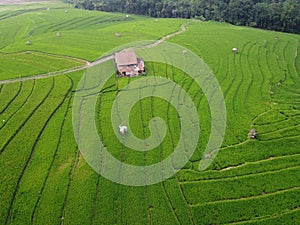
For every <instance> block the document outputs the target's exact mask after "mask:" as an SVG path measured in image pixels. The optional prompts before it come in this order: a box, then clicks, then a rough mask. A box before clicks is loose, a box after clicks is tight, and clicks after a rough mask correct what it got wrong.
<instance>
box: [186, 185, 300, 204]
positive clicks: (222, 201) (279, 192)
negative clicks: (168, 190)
mask: <svg viewBox="0 0 300 225" xmlns="http://www.w3.org/2000/svg"><path fill="white" fill-rule="evenodd" d="M299 189H300V186H295V187H291V188H288V189H284V190H279V191H276V192H272V193H266V194H264V195H256V196H250V197H242V198H240V199H226V200H217V201H211V202H205V203H197V204H190V206H191V207H198V206H203V205H210V204H216V203H225V202H237V201H243V200H250V199H259V198H264V197H267V196H274V195H278V194H283V193H287V192H290V191H294V190H299Z"/></svg>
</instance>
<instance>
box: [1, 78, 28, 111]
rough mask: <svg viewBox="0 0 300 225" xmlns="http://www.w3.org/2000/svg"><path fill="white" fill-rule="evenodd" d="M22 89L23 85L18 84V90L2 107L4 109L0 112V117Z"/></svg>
mask: <svg viewBox="0 0 300 225" xmlns="http://www.w3.org/2000/svg"><path fill="white" fill-rule="evenodd" d="M22 87H23V83H22V82H20V85H19V88H18V90H17V92H16V93H15V95H14V96H12V98H11V99H10V100H9V101H8V102H7V104H6V105H5V106H4V108H3V109H2V110H1V111H0V115H1V114H2V113H3V112H4V111H5V110H6V109H7V108H8V107H9V106H10V104H11V103H12V102H13V101H14V100H15V99H16V98H17V97H18V95H19V94H20V93H21V91H22Z"/></svg>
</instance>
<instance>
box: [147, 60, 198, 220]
mask: <svg viewBox="0 0 300 225" xmlns="http://www.w3.org/2000/svg"><path fill="white" fill-rule="evenodd" d="M186 66H187V65H186ZM173 68H174V65H172V76H173V80H174V73H173ZM184 71H186V70H184ZM166 74H168V73H167V71H166ZM193 82H194V80H191V82H190V85H189V86H188V88H187V90H186V92H188V91H189V89H190V88H191V85H192V83H193ZM182 86H183V84H182ZM174 88H175V86H174ZM174 88H173V90H172V93H171V95H170V99H169V102H168V107H167V124H168V131H169V133H170V137H171V143H172V148H173V151H174V149H175V141H174V135H173V133H172V129H171V124H170V121H171V117H170V106H171V104H170V101H171V98H172V96H173V93H174ZM180 94H181V93H179V95H180ZM178 97H179V96H178ZM152 110H153V107H152ZM181 138H182V139H184V137H183V136H182V137H181ZM183 141H184V140H183ZM161 160H162V159H161ZM173 169H175V168H173ZM174 177H175V179H176V181H177V182H176V183H177V185H178V187H179V190H180V194H181V195H182V199H184V202H185V205H186V209H187V211H188V214H189V217H190V220H191V221H192V223H193V224H195V221H194V218H193V215H192V212H191V209H190V207H189V205H188V202H187V199H186V196H185V195H184V191H183V189H182V187H181V185H180V181H179V179H178V177H177V175H176V174H175V176H174ZM163 186H164V190H165V193H166V194H167V191H166V186H165V182H163ZM167 196H168V195H167ZM168 199H169V201H170V204H171V205H172V201H171V199H170V196H168ZM172 209H173V211H174V214H175V215H176V217H177V220H178V222H179V223H180V224H181V221H180V219H179V216H178V215H177V213H176V211H175V210H174V207H173V206H172Z"/></svg>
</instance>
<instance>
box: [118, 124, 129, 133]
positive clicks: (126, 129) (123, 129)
mask: <svg viewBox="0 0 300 225" xmlns="http://www.w3.org/2000/svg"><path fill="white" fill-rule="evenodd" d="M119 129H120V133H121V134H126V133H127V131H128V128H127V127H126V126H123V125H119Z"/></svg>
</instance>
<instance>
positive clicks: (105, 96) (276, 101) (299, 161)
mask: <svg viewBox="0 0 300 225" xmlns="http://www.w3.org/2000/svg"><path fill="white" fill-rule="evenodd" d="M47 4H48V3H39V4H29V5H26V7H25V6H3V7H1V6H0V46H1V52H0V66H1V67H0V80H1V81H0V224H31V223H35V224H299V223H300V210H299V209H300V208H299V207H300V198H299V196H300V148H299V147H300V56H299V54H300V52H299V42H300V36H299V35H292V34H284V33H277V32H270V31H262V30H256V29H250V28H244V27H235V26H231V25H228V24H223V23H215V22H205V23H203V22H198V21H186V20H177V19H159V20H158V21H155V20H154V19H153V18H145V17H139V16H134V15H130V18H129V19H128V18H126V17H125V15H122V14H111V13H103V12H94V11H92V12H89V11H82V10H76V9H72V8H70V6H68V5H64V4H62V3H51V6H49V5H47ZM47 8H50V9H49V10H47ZM187 22H188V24H187V25H186V28H187V30H186V31H185V32H184V33H181V34H179V35H176V36H175V37H172V38H170V39H168V41H170V42H173V43H176V44H178V45H182V46H184V47H186V48H188V49H190V50H191V51H193V52H194V53H196V54H197V55H199V56H200V57H201V58H202V59H203V60H204V62H206V63H207V65H208V66H209V67H210V69H211V70H212V71H213V73H214V74H215V76H216V78H217V79H218V81H219V83H220V86H221V88H222V91H223V94H224V97H225V103H226V108H227V129H226V134H225V139H224V142H223V145H222V147H221V149H220V152H219V154H218V155H217V157H216V159H215V161H214V162H213V163H212V165H211V166H210V167H209V168H208V169H207V170H206V171H203V172H199V171H198V165H199V162H200V160H201V159H202V153H203V151H204V149H205V146H206V144H207V142H208V138H209V134H210V125H211V124H210V112H209V107H208V103H207V99H206V98H205V96H204V95H203V92H202V90H201V89H200V88H199V86H198V85H196V84H195V81H193V80H192V79H191V78H189V77H188V76H187V75H186V74H185V73H184V72H183V71H181V70H179V69H178V68H176V67H174V66H171V65H166V64H163V63H156V62H149V61H148V62H146V68H147V76H151V75H153V76H157V77H166V78H168V79H171V80H173V81H175V82H176V83H177V84H178V85H180V86H181V87H183V89H184V90H185V91H186V92H187V93H188V94H189V96H190V97H191V99H192V100H193V102H194V104H195V105H196V107H197V109H198V113H199V121H200V124H201V135H200V138H199V143H198V146H197V149H196V151H195V153H194V155H193V156H192V158H191V159H190V160H189V162H188V163H187V165H186V166H185V167H184V168H183V169H182V170H180V171H179V172H178V173H177V174H176V175H175V176H173V177H172V178H170V179H168V180H166V181H164V182H161V183H159V184H155V185H151V186H144V187H131V186H123V185H120V184H117V183H113V182H111V181H109V180H107V179H105V178H103V177H102V176H100V175H98V174H97V173H96V172H94V171H93V170H92V169H91V167H90V166H89V165H88V164H87V162H86V161H85V159H84V158H83V156H82V155H81V153H80V151H79V150H78V147H77V144H76V141H75V137H74V134H73V128H72V104H73V99H74V94H75V92H76V88H77V85H78V82H79V80H80V79H81V77H82V75H83V73H84V72H85V70H81V71H77V72H72V73H67V74H64V75H57V76H52V77H47V75H46V74H47V73H49V72H55V71H64V73H65V72H66V71H65V70H66V69H72V68H75V67H80V66H81V67H83V66H85V65H87V63H88V61H89V62H92V61H93V60H96V59H98V58H100V57H101V56H102V55H103V54H105V53H106V52H107V51H109V50H111V49H113V48H115V47H117V46H120V45H122V44H125V43H129V42H132V41H138V40H158V39H160V38H162V37H164V36H166V35H168V34H170V33H175V32H176V31H177V30H179V28H180V26H181V25H182V24H186V23H187ZM57 32H60V34H61V36H60V37H57V35H56V34H57ZM117 32H118V33H120V34H121V37H116V36H115V33H117ZM275 37H279V39H278V38H275ZM27 41H30V42H31V43H32V44H31V45H27V44H26V42H27ZM233 47H237V48H238V53H237V54H236V55H234V54H233V53H232V48H233ZM38 74H45V76H44V77H43V79H37V78H36V79H27V80H19V81H18V80H14V82H4V80H8V79H15V78H19V77H27V78H28V77H29V78H30V76H32V75H38ZM136 79H142V78H120V79H119V80H118V84H116V79H115V77H112V78H111V79H110V80H109V81H108V82H107V83H106V85H105V87H104V88H103V89H102V91H101V92H100V93H99V95H98V104H97V108H96V112H97V113H96V115H95V118H96V119H97V128H98V131H99V135H100V137H101V138H102V139H103V142H104V143H105V145H106V146H107V147H108V149H110V150H111V154H113V155H114V156H115V157H116V158H118V159H120V160H122V161H124V162H127V163H131V164H133V165H150V164H153V163H156V162H159V161H161V160H162V159H164V158H166V157H167V156H168V155H169V154H171V152H172V151H173V148H174V146H175V145H176V143H177V142H178V139H179V136H178V133H179V131H178V130H179V129H180V126H179V119H178V117H177V113H176V110H175V108H174V107H172V106H171V105H170V104H169V103H168V102H166V101H164V100H162V99H159V98H155V97H152V98H146V99H143V100H141V101H140V102H139V103H138V104H136V105H135V106H134V107H133V109H132V111H131V113H130V118H131V119H130V125H131V128H132V129H133V132H134V133H135V134H136V135H137V136H138V137H139V138H142V139H144V138H146V137H148V136H149V134H150V133H149V129H148V123H149V121H150V120H151V118H152V117H154V116H155V117H157V116H159V117H161V118H162V119H163V120H164V121H166V126H167V135H166V138H165V140H164V141H163V142H162V143H161V144H160V145H159V146H158V147H157V148H156V149H154V150H153V151H151V152H147V153H144V152H136V151H133V150H132V149H129V148H126V147H123V146H122V143H120V142H119V141H118V140H117V138H116V137H115V136H114V134H113V129H112V126H111V121H110V120H111V116H110V113H111V108H112V104H113V103H112V101H113V100H114V99H115V97H116V94H117V93H118V91H120V90H122V88H123V87H125V86H126V85H127V84H128V83H130V82H132V81H134V80H136ZM251 128H254V129H256V130H257V131H258V133H259V137H258V140H249V139H248V136H247V135H248V131H249V130H250V129H251ZM104 160H105V159H104Z"/></svg>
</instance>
